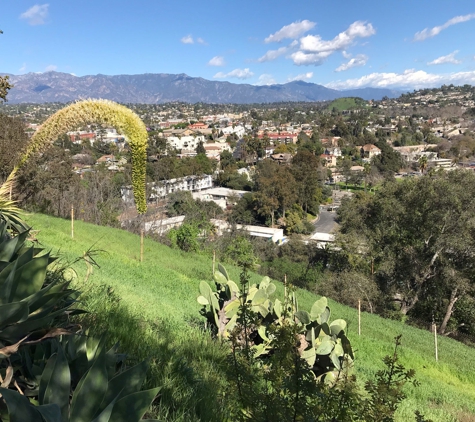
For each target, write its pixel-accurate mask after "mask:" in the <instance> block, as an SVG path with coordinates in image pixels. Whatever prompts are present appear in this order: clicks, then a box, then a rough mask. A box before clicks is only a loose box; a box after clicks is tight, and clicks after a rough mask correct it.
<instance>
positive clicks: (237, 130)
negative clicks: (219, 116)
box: [221, 126, 246, 139]
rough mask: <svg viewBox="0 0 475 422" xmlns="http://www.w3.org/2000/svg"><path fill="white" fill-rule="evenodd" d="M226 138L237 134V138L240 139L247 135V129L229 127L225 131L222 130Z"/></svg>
mask: <svg viewBox="0 0 475 422" xmlns="http://www.w3.org/2000/svg"><path fill="white" fill-rule="evenodd" d="M221 131H222V132H223V133H224V135H225V136H228V135H231V134H232V133H234V134H236V136H237V137H238V138H239V139H240V138H242V137H243V136H244V135H245V134H246V129H244V127H243V126H235V127H232V126H228V127H225V128H224V129H221Z"/></svg>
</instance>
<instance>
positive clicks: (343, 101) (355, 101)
mask: <svg viewBox="0 0 475 422" xmlns="http://www.w3.org/2000/svg"><path fill="white" fill-rule="evenodd" d="M366 106H367V103H366V101H365V100H363V99H362V98H358V97H344V98H338V99H336V100H334V101H332V102H331V103H330V104H329V105H328V106H327V110H330V111H331V110H333V109H334V108H335V109H337V110H338V111H344V110H352V109H355V108H356V109H359V108H364V107H366Z"/></svg>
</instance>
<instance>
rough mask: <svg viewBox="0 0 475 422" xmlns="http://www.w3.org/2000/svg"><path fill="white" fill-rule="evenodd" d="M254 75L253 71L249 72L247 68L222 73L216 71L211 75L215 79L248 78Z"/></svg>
mask: <svg viewBox="0 0 475 422" xmlns="http://www.w3.org/2000/svg"><path fill="white" fill-rule="evenodd" d="M252 76H254V72H251V71H250V70H249V68H247V67H246V68H245V69H234V70H231V72H228V73H224V72H218V73H216V75H214V76H213V78H215V79H225V78H237V79H249V78H251V77H252Z"/></svg>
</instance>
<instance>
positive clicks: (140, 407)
mask: <svg viewBox="0 0 475 422" xmlns="http://www.w3.org/2000/svg"><path fill="white" fill-rule="evenodd" d="M159 391H160V388H153V389H151V390H145V391H139V392H137V393H133V394H129V395H128V396H126V397H123V398H122V399H120V400H119V401H117V403H116V404H115V406H114V409H113V410H112V415H111V417H110V421H114V422H138V421H140V419H141V418H142V416H143V415H144V414H145V412H146V411H147V410H148V408H149V407H150V404H151V403H152V401H153V399H154V398H155V396H156V395H157V394H158V392H159Z"/></svg>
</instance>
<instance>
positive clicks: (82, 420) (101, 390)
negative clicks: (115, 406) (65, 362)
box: [70, 349, 108, 422]
mask: <svg viewBox="0 0 475 422" xmlns="http://www.w3.org/2000/svg"><path fill="white" fill-rule="evenodd" d="M107 384H108V380H107V368H106V354H105V352H104V349H101V350H98V353H97V355H96V356H95V359H94V363H93V364H92V366H91V368H90V369H89V370H88V371H87V372H86V374H85V375H84V376H83V377H82V378H81V380H80V381H79V384H78V385H77V387H76V390H75V391H74V394H73V399H72V401H71V412H70V420H71V421H74V422H90V421H91V420H92V418H93V417H94V415H95V414H96V412H97V410H98V409H99V406H100V404H101V403H102V400H103V399H104V395H105V394H106V391H107Z"/></svg>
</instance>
